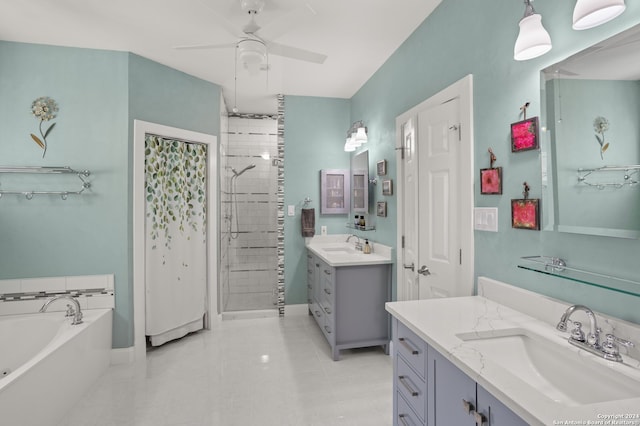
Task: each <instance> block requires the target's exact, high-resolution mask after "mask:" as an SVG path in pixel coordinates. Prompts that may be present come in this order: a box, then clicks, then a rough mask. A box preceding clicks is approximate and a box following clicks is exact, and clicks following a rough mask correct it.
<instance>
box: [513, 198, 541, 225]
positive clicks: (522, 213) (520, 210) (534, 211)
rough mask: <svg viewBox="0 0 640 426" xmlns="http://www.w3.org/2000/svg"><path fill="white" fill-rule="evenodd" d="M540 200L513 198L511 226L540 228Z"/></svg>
mask: <svg viewBox="0 0 640 426" xmlns="http://www.w3.org/2000/svg"><path fill="white" fill-rule="evenodd" d="M538 205H539V200H538V199H537V198H536V199H531V200H528V199H521V200H511V227H513V228H521V229H534V230H539V229H540V217H539V209H538Z"/></svg>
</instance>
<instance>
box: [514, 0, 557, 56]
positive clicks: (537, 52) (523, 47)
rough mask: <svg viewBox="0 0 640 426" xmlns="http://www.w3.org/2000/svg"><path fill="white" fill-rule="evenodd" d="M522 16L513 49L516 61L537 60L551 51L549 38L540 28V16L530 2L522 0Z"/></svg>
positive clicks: (542, 28)
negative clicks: (523, 7) (523, 6)
mask: <svg viewBox="0 0 640 426" xmlns="http://www.w3.org/2000/svg"><path fill="white" fill-rule="evenodd" d="M524 4H525V9H524V16H523V18H522V19H521V20H520V23H519V25H520V33H519V34H518V38H517V39H516V44H515V46H514V48H513V58H514V59H515V60H516V61H526V60H527V59H533V58H537V57H538V56H541V55H544V54H545V53H547V52H548V51H549V50H551V37H550V36H549V33H548V32H547V30H545V29H544V27H543V26H542V16H540V14H538V13H536V11H535V10H534V9H533V6H532V5H531V0H524Z"/></svg>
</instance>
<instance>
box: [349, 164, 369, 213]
mask: <svg viewBox="0 0 640 426" xmlns="http://www.w3.org/2000/svg"><path fill="white" fill-rule="evenodd" d="M352 178H353V181H352V182H351V189H352V191H353V200H352V207H353V211H354V212H358V213H369V174H368V172H367V170H353V172H352Z"/></svg>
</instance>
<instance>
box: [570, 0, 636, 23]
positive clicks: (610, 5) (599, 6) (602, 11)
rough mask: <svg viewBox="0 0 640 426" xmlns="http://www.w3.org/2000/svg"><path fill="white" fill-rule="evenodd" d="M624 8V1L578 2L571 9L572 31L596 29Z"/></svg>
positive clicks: (588, 0)
mask: <svg viewBox="0 0 640 426" xmlns="http://www.w3.org/2000/svg"><path fill="white" fill-rule="evenodd" d="M626 7H627V6H626V5H625V4H624V0H578V1H577V2H576V7H575V9H573V29H574V30H586V29H589V28H593V27H597V26H598V25H601V24H604V23H605V22H609V21H610V20H612V19H613V18H615V17H617V16H619V15H620V14H621V13H622V12H624V10H625V9H626Z"/></svg>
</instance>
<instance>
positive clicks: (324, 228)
mask: <svg viewBox="0 0 640 426" xmlns="http://www.w3.org/2000/svg"><path fill="white" fill-rule="evenodd" d="M320 234H322V235H327V227H326V226H321V227H320Z"/></svg>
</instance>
